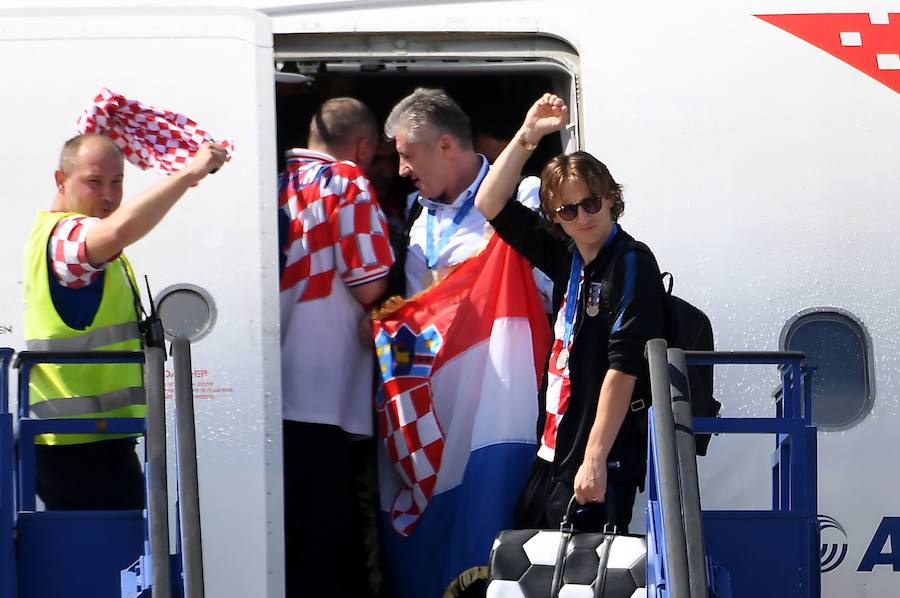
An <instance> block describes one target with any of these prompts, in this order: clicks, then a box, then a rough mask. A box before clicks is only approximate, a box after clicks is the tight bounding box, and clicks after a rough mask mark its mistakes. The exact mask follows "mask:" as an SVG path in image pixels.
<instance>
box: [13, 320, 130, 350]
mask: <svg viewBox="0 0 900 598" xmlns="http://www.w3.org/2000/svg"><path fill="white" fill-rule="evenodd" d="M140 338H141V331H140V330H139V329H138V325H137V322H125V323H124V324H113V325H112V326H104V327H103V328H97V329H95V330H92V331H90V332H87V333H85V334H82V335H81V336H70V337H67V338H44V339H37V340H30V341H25V347H26V348H27V349H28V350H29V351H91V350H93V349H99V348H101V347H106V346H109V345H113V344H116V343H124V342H126V341H132V340H140Z"/></svg>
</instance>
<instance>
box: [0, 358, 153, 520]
mask: <svg viewBox="0 0 900 598" xmlns="http://www.w3.org/2000/svg"><path fill="white" fill-rule="evenodd" d="M75 363H139V364H142V363H144V352H143V351H79V352H62V351H60V352H54V351H22V352H21V353H19V354H18V355H17V356H16V361H15V367H16V368H17V369H18V370H19V385H18V400H19V405H18V412H19V443H18V446H19V467H18V481H19V484H18V498H19V511H34V510H35V477H34V472H35V448H34V445H35V442H34V440H35V437H36V436H38V435H40V434H143V433H144V430H145V422H144V419H143V418H124V417H123V418H109V419H90V418H85V419H36V418H32V417H30V397H29V387H30V384H29V383H30V382H31V372H32V370H33V369H34V367H35V366H37V365H41V364H75Z"/></svg>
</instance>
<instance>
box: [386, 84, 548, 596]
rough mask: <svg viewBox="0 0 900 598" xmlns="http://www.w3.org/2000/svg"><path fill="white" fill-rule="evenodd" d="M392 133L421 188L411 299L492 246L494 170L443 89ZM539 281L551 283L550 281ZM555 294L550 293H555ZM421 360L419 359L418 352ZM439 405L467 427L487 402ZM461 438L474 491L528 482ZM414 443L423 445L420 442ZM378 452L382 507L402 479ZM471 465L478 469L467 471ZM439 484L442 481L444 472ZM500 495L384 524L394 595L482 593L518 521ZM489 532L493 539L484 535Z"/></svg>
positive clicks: (415, 200) (531, 181)
mask: <svg viewBox="0 0 900 598" xmlns="http://www.w3.org/2000/svg"><path fill="white" fill-rule="evenodd" d="M385 134H386V136H387V137H388V138H391V139H394V141H395V142H396V146H397V153H398V155H399V159H400V161H399V174H400V175H401V176H404V177H408V178H409V179H411V181H412V182H413V184H414V185H415V187H416V190H417V191H416V192H414V193H412V194H411V195H410V196H409V197H408V203H407V205H408V206H409V210H410V217H409V218H410V219H409V220H408V221H407V222H410V221H412V226H411V227H408V230H409V243H408V249H407V253H406V263H405V267H404V274H405V278H406V296H412V295H416V294H418V293H419V292H420V291H423V290H424V289H426V288H428V287H430V286H431V285H432V284H434V283H436V282H439V281H440V280H441V279H442V278H443V277H444V276H445V275H446V273H447V272H448V271H449V270H450V269H451V268H452V267H453V266H455V265H457V264H460V263H461V262H464V261H466V260H467V259H469V258H470V257H472V256H473V255H474V254H476V253H477V252H478V251H479V250H481V249H482V248H483V247H484V246H485V242H486V239H487V237H489V236H490V235H491V234H492V231H493V229H492V228H491V227H490V225H489V224H488V223H487V221H486V220H485V218H484V216H482V215H481V213H480V212H479V211H478V210H476V209H473V208H474V205H475V195H476V194H477V192H478V188H479V186H480V185H481V181H482V180H483V179H484V177H485V175H487V173H488V170H489V169H490V165H489V164H488V160H487V158H485V157H484V156H483V155H481V154H478V153H476V152H475V150H474V147H473V143H472V128H471V123H470V121H469V117H468V116H466V114H465V113H464V112H463V111H462V109H461V108H460V107H459V105H457V103H456V102H455V101H454V100H453V99H451V98H450V97H449V96H448V95H447V94H446V93H445V92H444V91H443V90H440V89H424V88H420V89H416V90H415V91H414V92H413V93H412V94H410V95H409V96H407V97H406V98H404V99H403V100H401V101H400V102H399V103H398V104H397V105H396V106H395V107H394V109H393V110H392V111H391V113H390V114H389V115H388V118H387V120H386V122H385ZM532 149H533V148H532ZM539 189H540V180H539V179H537V178H536V177H528V178H525V179H524V180H522V181H521V183H520V184H519V186H518V191H517V199H518V200H519V201H521V202H522V203H524V204H525V205H527V206H528V207H530V208H532V209H537V208H538V206H539V203H540V202H539V197H538V196H539ZM417 212H418V214H417ZM413 218H414V220H412V219H413ZM539 276H540V277H541V278H542V279H543V280H547V279H546V277H544V276H543V275H542V274H539ZM539 286H540V283H539ZM547 291H548V293H547V294H548V296H549V289H547ZM424 326H425V325H424V324H423V328H424ZM496 330H497V332H496V334H497V336H496V337H495V336H494V333H492V334H491V337H492V342H494V341H496V342H497V343H498V346H500V345H502V344H503V341H501V340H500V337H503V336H504V334H506V332H505V331H504V330H503V329H502V327H498V328H497V329H496ZM504 340H508V339H506V338H504ZM444 342H446V339H445V341H444ZM415 357H416V358H417V359H418V358H419V355H418V354H416V356H415ZM513 392H515V391H513ZM510 396H511V397H514V398H515V399H518V398H521V400H522V403H523V405H522V406H523V412H527V411H528V410H529V409H534V410H536V407H537V395H536V393H533V394H531V395H529V394H528V392H527V391H526V392H523V393H521V395H519V394H511V395H510ZM454 398H455V397H454ZM434 400H435V411H434V413H435V414H436V415H437V414H440V417H442V418H446V419H445V420H444V423H449V422H452V421H454V418H458V419H457V420H456V421H463V420H465V418H466V417H467V413H470V412H471V411H472V409H477V407H473V405H477V404H478V402H479V401H480V396H478V393H474V394H473V396H471V397H467V398H466V399H462V400H460V401H456V400H454V401H453V402H452V403H450V402H447V403H441V402H440V401H441V400H440V399H438V398H435V399H434ZM463 402H465V404H463ZM417 409H418V407H417ZM526 417H527V416H526ZM439 423H440V422H439ZM535 425H536V422H535ZM526 427H527V426H526ZM464 428H465V426H464V425H460V426H459V427H458V429H460V430H461V429H464ZM404 429H406V428H404ZM404 433H406V432H404ZM472 434H473V435H474V432H473V433H472ZM463 436H464V434H463V435H455V436H453V437H448V438H447V439H446V444H445V446H444V450H445V451H447V452H445V453H444V455H447V454H449V453H451V452H454V453H455V454H460V453H462V454H464V455H465V456H464V457H460V462H461V463H463V464H464V465H465V467H466V473H465V476H466V478H467V479H468V480H469V482H470V483H472V485H473V487H480V488H485V487H491V485H492V484H497V479H498V478H501V479H502V480H503V481H501V482H500V483H501V484H504V483H507V481H508V483H509V485H511V486H512V485H516V484H519V483H520V481H519V480H520V479H523V478H522V474H521V471H522V470H523V468H522V466H521V463H519V462H518V461H517V459H515V458H508V459H505V460H504V461H503V463H502V464H501V465H499V466H498V468H497V469H491V468H485V467H482V466H481V464H482V463H483V462H481V461H477V460H476V461H471V460H470V456H471V455H475V454H476V452H471V446H472V443H471V442H470V438H469V437H466V439H465V440H463V439H462V438H463ZM415 442H418V436H417V437H416V439H415ZM379 450H382V458H381V459H380V460H379V462H380V466H381V467H380V469H379V473H380V474H381V480H380V483H381V489H382V492H381V499H382V508H383V509H384V508H385V506H386V505H385V502H384V501H386V500H389V499H390V498H391V497H393V496H394V492H392V491H391V485H392V484H393V483H394V481H395V480H397V479H400V478H401V477H402V474H400V473H394V472H393V470H391V469H390V468H389V465H388V463H389V461H390V459H389V451H390V450H391V449H389V448H385V449H382V448H381V447H379ZM395 452H396V451H395ZM416 452H418V451H416ZM414 454H415V453H414ZM528 460H529V461H530V457H529V458H528ZM416 462H417V463H420V462H421V461H416ZM443 462H444V461H442V463H443ZM473 463H477V465H473V466H472V467H469V465H472V464H473ZM418 467H419V466H418V465H417V468H418ZM526 467H527V466H526ZM407 477H408V476H407ZM437 479H440V474H438V476H437ZM438 484H440V482H438ZM500 494H501V493H489V495H488V496H483V497H480V499H479V503H478V505H477V506H475V505H474V504H473V503H470V502H468V501H467V500H465V499H460V500H458V501H455V500H448V501H444V502H443V504H442V505H440V506H439V505H438V504H437V503H438V502H440V501H442V499H440V498H438V499H437V500H435V502H434V503H432V506H429V507H428V508H429V509H431V511H430V512H429V511H426V512H425V513H424V514H423V519H422V521H421V523H420V524H419V525H420V527H417V528H416V530H415V531H413V532H412V533H411V535H410V536H409V537H408V538H406V537H400V534H396V533H395V532H393V531H390V527H389V526H385V528H386V529H387V530H388V531H386V532H385V535H384V536H383V538H382V540H383V546H384V550H383V552H382V554H383V562H382V564H383V566H384V569H385V579H386V582H387V583H388V586H389V588H388V590H387V592H386V594H387V595H390V596H392V597H395V598H418V597H419V596H440V595H442V594H443V593H444V591H445V588H447V587H448V584H450V583H452V582H454V580H455V582H456V583H457V584H458V585H459V584H463V585H465V586H466V587H469V586H472V587H475V586H477V583H478V582H477V581H476V579H477V578H478V577H479V575H480V573H479V571H481V569H479V567H480V566H483V565H486V564H487V560H488V555H489V553H490V548H491V545H490V544H491V543H490V540H489V539H487V537H490V538H491V539H492V538H493V536H494V534H495V533H496V532H497V531H499V530H500V529H503V528H502V527H496V529H493V530H492V529H491V528H492V526H495V525H496V526H501V525H502V520H503V518H504V513H506V512H507V511H508V516H507V519H508V520H509V524H511V519H512V507H511V504H508V501H506V502H505V499H504V498H503V497H502V496H501V495H500ZM444 496H446V495H444ZM436 509H437V510H436ZM442 509H443V510H442ZM438 519H441V520H443V521H453V526H454V527H456V528H462V529H467V530H470V532H471V533H463V534H462V535H461V536H460V537H453V538H447V537H444V538H443V539H442V540H441V541H439V542H434V541H433V538H434V536H432V535H429V534H434V533H436V532H435V530H436V529H439V527H440V525H441V524H439V523H436V522H437V521H438ZM475 530H477V531H475ZM485 530H489V531H490V533H488V534H485V533H484V532H485ZM416 534H419V535H418V536H417V535H416ZM463 536H464V538H463ZM483 540H484V541H483ZM410 571H415V574H410ZM472 584H475V585H474V586H473V585H472ZM454 595H456V594H454Z"/></svg>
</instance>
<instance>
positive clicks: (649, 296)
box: [475, 94, 663, 532]
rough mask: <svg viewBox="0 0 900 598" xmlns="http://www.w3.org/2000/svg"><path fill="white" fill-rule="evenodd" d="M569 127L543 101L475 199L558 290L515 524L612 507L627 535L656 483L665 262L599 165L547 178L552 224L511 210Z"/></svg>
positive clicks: (562, 164)
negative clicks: (655, 405) (650, 367)
mask: <svg viewBox="0 0 900 598" xmlns="http://www.w3.org/2000/svg"><path fill="white" fill-rule="evenodd" d="M566 120H567V108H566V105H565V103H564V102H563V101H562V99H560V98H559V97H557V96H554V95H551V94H545V95H544V96H543V97H542V98H540V99H539V100H538V101H537V102H535V103H534V105H533V106H532V107H531V109H530V110H529V111H528V114H527V115H526V117H525V121H524V122H523V124H522V127H521V128H520V129H519V132H518V133H517V134H516V137H515V138H514V141H513V142H512V143H510V144H509V145H508V146H507V147H506V149H505V150H504V151H503V152H502V153H501V154H500V156H499V157H498V158H497V161H496V163H495V164H494V166H493V167H492V168H491V170H490V172H489V173H488V174H487V176H486V177H485V179H484V182H483V183H482V185H481V188H480V189H479V191H478V195H477V197H476V199H475V206H476V207H477V208H478V210H479V211H480V212H481V213H482V214H483V215H484V216H485V218H487V219H488V220H489V222H490V223H491V225H493V227H494V228H495V229H496V231H497V233H498V234H499V235H500V236H501V237H502V238H503V240H505V241H506V242H507V243H509V244H510V245H511V246H512V247H513V248H515V249H516V250H517V251H518V252H519V253H521V254H522V255H523V256H525V257H526V258H527V259H528V260H529V261H530V262H531V263H532V265H534V266H535V267H537V268H538V269H540V270H541V271H543V272H544V273H545V274H546V275H547V276H549V277H550V278H551V279H552V280H553V283H554V297H553V307H554V322H555V324H554V342H553V346H552V348H551V352H550V356H549V359H548V362H547V366H546V375H545V379H544V384H543V385H542V389H541V394H540V402H541V406H542V416H541V417H540V418H539V422H538V435H539V437H540V442H539V448H538V452H537V458H536V459H535V463H534V465H533V467H532V470H531V475H530V477H529V480H528V482H527V484H526V486H525V488H524V490H523V491H522V494H521V496H520V498H519V503H518V505H517V507H516V523H517V525H518V526H519V527H522V528H547V527H550V528H553V527H557V526H558V525H559V523H560V521H561V519H562V516H563V514H564V513H565V510H566V505H567V503H568V500H569V498H570V497H571V496H572V494H573V493H574V495H575V497H576V499H577V500H578V502H579V503H580V504H585V503H600V502H604V501H605V500H606V499H607V498H610V499H611V501H610V502H612V503H613V504H614V510H613V511H612V512H613V514H614V523H615V524H616V525H617V527H618V528H619V531H623V532H624V531H626V530H627V528H628V523H629V522H630V520H631V510H632V506H633V504H634V498H635V494H636V492H637V490H638V488H640V487H642V486H643V483H644V476H645V474H646V441H647V439H646V411H645V410H643V409H641V407H642V406H643V404H645V403H647V402H649V388H648V384H647V376H646V375H643V374H644V371H645V368H646V365H645V360H644V346H645V344H646V342H647V341H648V340H649V339H652V338H657V337H662V336H663V298H662V285H661V284H660V280H659V269H658V267H657V265H656V260H655V258H654V257H653V256H652V254H650V253H649V251H641V250H637V249H635V246H634V245H633V243H634V239H633V238H632V237H631V236H630V235H629V234H628V233H626V232H625V231H624V230H622V228H621V227H620V226H619V224H618V219H619V216H620V215H621V214H622V211H623V210H624V202H623V201H622V192H621V186H620V185H618V184H617V183H616V181H615V180H614V179H613V178H612V176H611V175H610V173H609V171H608V170H607V168H606V166H605V165H603V164H602V163H601V162H600V161H598V160H597V159H596V158H594V157H593V156H591V155H590V154H588V153H586V152H575V153H573V154H568V155H565V154H564V155H559V156H557V157H555V158H553V159H552V160H550V162H548V163H547V165H546V166H545V167H544V169H543V171H542V172H541V190H540V197H541V208H542V211H543V212H544V215H545V216H546V218H541V216H539V215H537V214H535V213H533V212H531V211H530V210H528V209H527V208H526V209H522V206H520V205H518V204H517V202H513V201H507V198H509V197H510V195H511V193H512V191H513V189H514V187H515V184H516V181H517V180H518V176H519V173H520V172H521V169H522V167H523V165H524V164H525V162H526V160H527V159H528V157H529V156H530V154H531V152H532V151H533V150H534V148H535V147H536V144H537V143H538V142H539V141H540V139H541V138H542V137H544V136H545V135H548V134H550V133H553V132H556V131H558V130H560V129H561V128H562V127H563V126H564V125H565V123H566ZM641 401H643V402H644V403H641Z"/></svg>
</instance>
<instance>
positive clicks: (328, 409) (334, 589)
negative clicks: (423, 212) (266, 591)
mask: <svg viewBox="0 0 900 598" xmlns="http://www.w3.org/2000/svg"><path fill="white" fill-rule="evenodd" d="M378 137H379V132H378V128H377V125H376V122H375V118H374V116H373V115H372V112H371V111H370V110H369V108H368V107H366V106H365V105H364V104H362V103H361V102H359V101H358V100H355V99H352V98H334V99H331V100H328V101H326V102H325V103H324V104H322V106H321V107H320V108H319V109H318V110H317V111H316V113H315V114H314V115H313V117H312V120H311V122H310V132H309V140H308V144H307V147H306V148H303V149H294V150H291V151H289V152H288V162H287V168H286V169H285V171H284V172H283V173H282V174H281V175H280V177H279V180H278V204H279V246H280V249H281V251H280V262H281V293H280V302H281V354H282V359H281V364H282V370H281V382H282V397H283V399H282V411H283V425H284V429H283V433H284V513H285V573H286V589H287V593H286V596H288V598H292V597H298V596H303V597H306V596H333V597H335V598H341V597H348V598H349V597H353V598H357V597H364V596H366V595H369V583H368V580H367V578H366V569H365V557H366V555H365V554H364V551H363V537H362V532H361V529H360V528H361V525H360V524H359V523H358V518H357V517H355V516H354V515H353V514H354V513H356V512H357V511H358V509H357V508H356V506H355V504H354V499H353V493H354V491H353V488H354V481H353V478H354V472H355V471H356V470H357V469H358V468H359V467H358V465H359V464H358V461H359V460H360V459H363V460H364V459H365V457H364V455H365V454H366V453H371V452H372V450H373V448H372V446H371V440H369V441H368V442H369V443H370V444H368V445H367V446H368V450H367V451H366V450H363V451H360V450H359V445H360V442H367V441H363V440H361V439H371V436H372V434H373V413H372V378H371V372H373V371H374V370H373V368H374V346H373V344H372V338H371V336H369V337H368V340H367V341H365V342H364V341H363V340H362V339H361V335H360V334H359V326H360V322H361V321H362V320H363V319H367V317H368V316H367V315H366V312H367V308H368V307H369V306H370V305H371V304H372V303H373V302H374V301H375V300H376V299H378V298H379V297H380V296H381V295H382V294H383V293H384V291H385V289H386V286H387V278H386V277H387V274H388V271H389V269H390V267H391V265H392V264H393V262H394V258H393V254H392V252H391V246H390V243H389V237H388V227H387V222H386V221H385V217H384V214H383V213H382V211H381V209H380V208H379V206H378V202H377V201H376V200H375V199H374V197H373V195H372V194H371V193H370V183H369V181H368V179H367V178H366V177H365V175H364V171H365V169H366V168H367V167H368V166H369V165H370V163H371V161H372V157H373V156H374V154H375V149H376V147H377V145H378Z"/></svg>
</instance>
